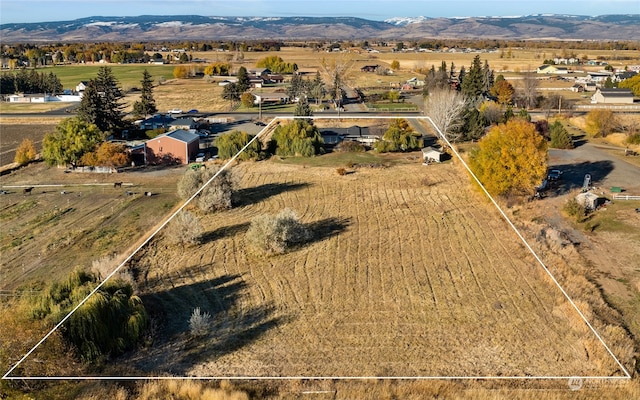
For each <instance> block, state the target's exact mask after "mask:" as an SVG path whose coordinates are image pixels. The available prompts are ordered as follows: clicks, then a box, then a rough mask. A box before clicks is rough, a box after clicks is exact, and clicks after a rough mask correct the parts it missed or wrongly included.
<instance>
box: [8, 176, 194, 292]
mask: <svg viewBox="0 0 640 400" xmlns="http://www.w3.org/2000/svg"><path fill="white" fill-rule="evenodd" d="M183 168H184V167H179V168H176V169H169V170H163V171H162V170H161V171H154V170H140V172H135V173H123V174H80V173H71V174H66V173H64V170H63V169H59V168H55V167H54V168H49V167H47V166H45V165H44V163H35V164H30V165H29V166H27V167H24V168H22V169H20V170H18V171H15V172H13V173H11V174H8V175H5V176H3V177H2V178H1V181H0V182H1V186H2V189H3V190H6V191H7V192H8V194H3V195H2V196H0V224H1V225H2V229H0V251H1V252H2V257H1V258H0V261H1V262H0V290H14V289H16V288H17V287H18V286H20V285H23V284H25V283H28V284H29V285H34V286H38V285H36V284H34V282H37V281H40V282H51V281H52V280H54V279H59V278H60V277H63V276H66V274H67V273H68V272H69V271H70V270H72V269H73V268H74V267H75V266H86V267H90V266H91V262H92V261H93V260H95V259H98V258H100V257H102V256H104V255H107V254H112V253H114V252H115V253H117V254H121V253H125V251H126V249H127V248H129V247H130V246H131V245H133V244H134V243H135V241H136V240H137V239H139V238H140V237H141V235H142V234H143V233H145V232H146V231H147V230H148V229H150V228H151V227H153V226H154V225H155V224H156V223H158V222H159V221H160V220H161V219H162V217H163V216H164V215H166V214H167V213H168V212H169V211H170V210H171V208H172V207H173V206H174V205H175V204H176V197H175V187H176V186H175V185H176V180H177V177H178V176H179V174H182V172H183V171H184V169H183ZM114 182H123V186H122V188H118V189H115V188H114V187H113V183H114ZM23 187H34V189H33V190H32V192H31V194H26V195H25V194H23ZM127 191H129V192H132V193H133V194H132V195H127V194H126V192H127ZM146 191H149V192H151V193H153V194H154V195H153V196H150V197H148V196H144V195H143V193H144V192H146ZM63 192H64V194H63Z"/></svg>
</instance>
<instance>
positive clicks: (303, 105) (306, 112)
mask: <svg viewBox="0 0 640 400" xmlns="http://www.w3.org/2000/svg"><path fill="white" fill-rule="evenodd" d="M293 115H295V116H296V117H310V116H312V115H313V113H312V112H311V107H309V103H308V102H307V99H306V98H305V99H300V100H298V104H296V109H295V110H294V111H293ZM307 121H309V122H310V123H313V122H311V120H307Z"/></svg>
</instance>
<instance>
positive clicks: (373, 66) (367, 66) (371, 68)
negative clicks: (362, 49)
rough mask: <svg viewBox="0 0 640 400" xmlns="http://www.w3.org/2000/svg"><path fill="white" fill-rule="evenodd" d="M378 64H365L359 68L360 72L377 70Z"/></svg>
mask: <svg viewBox="0 0 640 400" xmlns="http://www.w3.org/2000/svg"><path fill="white" fill-rule="evenodd" d="M378 67H379V65H365V66H364V67H362V68H360V72H376V71H377V70H378Z"/></svg>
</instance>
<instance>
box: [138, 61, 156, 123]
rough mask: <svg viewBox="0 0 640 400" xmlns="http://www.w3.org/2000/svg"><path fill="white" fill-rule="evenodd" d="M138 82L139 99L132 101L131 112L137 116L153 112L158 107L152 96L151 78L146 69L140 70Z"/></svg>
mask: <svg viewBox="0 0 640 400" xmlns="http://www.w3.org/2000/svg"><path fill="white" fill-rule="evenodd" d="M140 82H141V83H142V89H141V90H140V100H139V101H136V102H135V103H133V113H134V114H135V115H136V116H138V117H141V116H146V115H150V114H155V113H156V112H157V111H158V107H156V101H155V99H154V98H153V80H152V79H151V74H150V73H149V71H147V70H146V69H145V70H144V72H142V81H140Z"/></svg>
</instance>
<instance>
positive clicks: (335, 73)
mask: <svg viewBox="0 0 640 400" xmlns="http://www.w3.org/2000/svg"><path fill="white" fill-rule="evenodd" d="M352 72H353V60H350V59H348V58H347V57H346V56H345V55H344V54H341V55H340V56H338V57H336V58H332V59H331V60H326V59H324V58H323V59H322V62H321V63H320V75H321V76H322V80H324V82H325V84H326V85H327V86H328V87H329V94H330V96H331V98H332V99H333V100H335V101H336V106H337V107H340V105H341V101H342V88H343V86H345V85H346V84H347V83H348V81H349V78H350V75H351V73H352Z"/></svg>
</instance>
